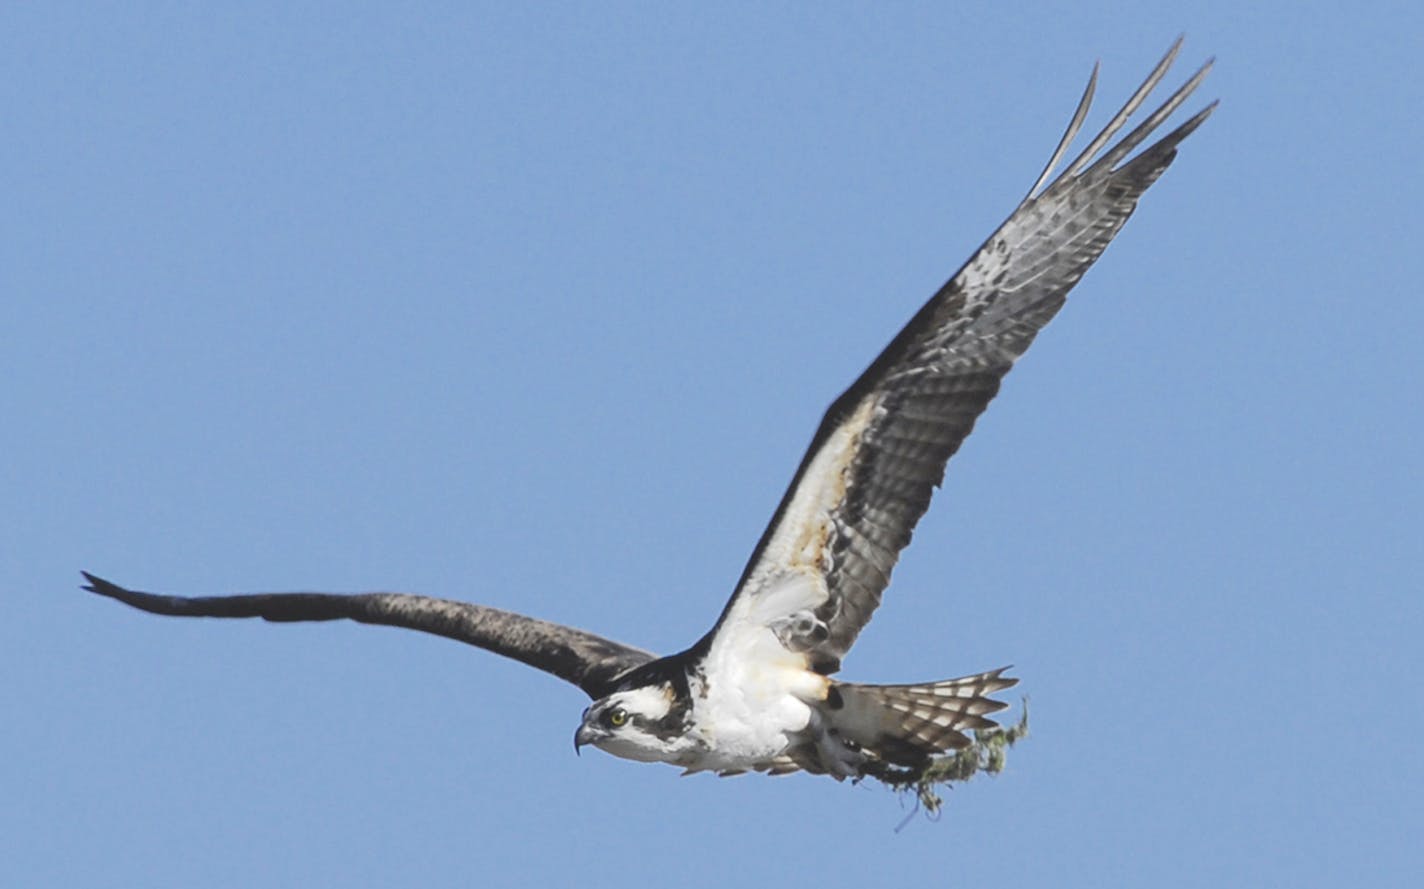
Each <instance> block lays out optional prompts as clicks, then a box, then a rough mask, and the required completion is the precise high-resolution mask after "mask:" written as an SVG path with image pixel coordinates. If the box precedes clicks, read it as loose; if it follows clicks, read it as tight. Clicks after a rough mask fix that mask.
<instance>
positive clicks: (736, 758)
mask: <svg viewBox="0 0 1424 889" xmlns="http://www.w3.org/2000/svg"><path fill="white" fill-rule="evenodd" d="M825 598H826V593H825V588H824V587H823V586H822V585H821V582H820V579H819V578H818V577H816V576H815V575H813V574H811V573H810V572H794V573H788V574H786V575H783V576H781V577H779V578H777V580H776V581H775V582H774V583H773V584H771V585H769V586H768V588H767V589H765V590H764V591H762V592H760V593H759V594H757V595H754V596H746V595H744V596H740V597H739V598H738V600H737V602H736V603H735V604H734V605H733V608H732V610H731V612H729V613H728V615H727V619H726V620H725V621H723V623H722V626H721V628H720V629H719V630H718V632H717V635H716V636H715V637H714V638H713V640H712V645H711V648H710V649H709V651H708V654H707V660H706V661H705V662H704V664H703V674H704V678H703V682H702V683H701V686H700V687H698V686H696V685H694V687H693V688H692V694H693V723H692V726H691V731H692V732H693V733H694V734H696V735H697V738H698V741H699V742H700V743H699V746H701V747H703V748H704V749H705V751H706V752H705V753H704V754H703V755H702V756H701V757H700V758H699V759H698V761H696V762H695V763H692V764H690V768H691V769H692V770H701V769H714V770H718V771H722V770H737V769H751V768H755V767H757V766H758V765H759V764H763V763H766V762H767V761H768V760H770V759H772V758H774V757H776V756H779V755H780V754H781V753H783V752H784V751H785V750H786V748H787V747H788V745H789V744H790V743H791V740H792V736H793V735H794V734H795V733H797V732H800V731H803V730H804V729H805V728H806V727H807V725H808V724H809V723H810V720H811V712H812V711H811V706H810V704H809V703H808V702H811V701H817V700H823V699H824V698H825V695H826V689H827V685H828V680H827V679H826V678H825V677H824V676H821V675H820V674H818V673H815V672H813V671H811V670H808V669H807V658H806V656H805V655H804V654H798V653H796V652H792V651H788V650H787V649H786V648H785V647H783V646H782V644H781V641H780V640H779V639H777V637H776V634H775V633H774V632H773V631H772V630H771V627H770V624H772V623H773V622H774V621H776V620H777V619H778V618H783V617H786V616H787V615H790V614H793V613H795V612H797V611H802V610H805V609H809V608H814V607H815V606H816V605H817V604H819V603H820V602H823V601H825Z"/></svg>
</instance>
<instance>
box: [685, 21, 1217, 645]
mask: <svg viewBox="0 0 1424 889" xmlns="http://www.w3.org/2000/svg"><path fill="white" fill-rule="evenodd" d="M1180 44H1181V41H1180V39H1179V40H1178V41H1177V43H1175V44H1173V46H1172V48H1171V49H1170V50H1169V52H1168V53H1167V55H1166V56H1165V57H1164V58H1163V59H1162V61H1161V62H1160V63H1159V64H1158V65H1157V67H1156V68H1154V69H1153V71H1152V73H1151V74H1150V75H1149V76H1148V78H1147V80H1146V81H1145V82H1144V83H1143V85H1142V86H1141V87H1140V88H1139V89H1138V90H1137V91H1136V92H1135V93H1134V94H1133V95H1132V97H1131V98H1130V99H1129V100H1128V102H1127V103H1126V104H1125V105H1124V106H1123V108H1122V110H1121V111H1119V112H1118V114H1117V115H1115V116H1114V117H1113V119H1112V120H1111V121H1109V123H1108V125H1107V126H1106V127H1104V129H1103V130H1102V132H1101V133H1099V134H1098V135H1097V136H1096V137H1095V138H1094V139H1093V140H1092V141H1091V142H1090V143H1089V145H1088V146H1087V148H1086V149H1085V150H1084V151H1083V152H1082V153H1081V154H1080V155H1079V156H1078V157H1077V158H1075V159H1074V160H1073V161H1072V162H1071V163H1070V164H1069V165H1068V167H1067V168H1066V169H1065V170H1064V172H1063V173H1062V174H1060V175H1059V176H1058V177H1057V178H1054V179H1053V180H1052V181H1051V182H1049V184H1048V185H1047V186H1046V187H1044V186H1043V183H1044V182H1048V181H1049V179H1050V177H1051V176H1052V173H1053V169H1054V168H1055V167H1056V166H1057V164H1058V163H1059V161H1061V160H1062V158H1063V156H1064V155H1065V154H1066V152H1067V149H1068V146H1069V144H1070V143H1071V142H1072V141H1073V137H1074V136H1075V135H1076V134H1077V132H1078V129H1079V128H1080V127H1081V125H1082V122H1083V119H1084V118H1085V117H1086V114H1087V110H1088V105H1089V103H1090V102H1091V100H1092V97H1093V92H1094V89H1095V85H1096V81H1097V69H1096V67H1095V68H1094V71H1093V76H1092V77H1091V78H1090V80H1089V83H1088V87H1087V89H1086V90H1085V92H1084V94H1083V97H1082V100H1081V101H1080V102H1079V104H1078V107H1077V109H1076V110H1075V112H1074V114H1073V118H1072V121H1071V122H1070V124H1069V127H1068V130H1067V131H1066V132H1065V134H1064V136H1063V139H1062V140H1060V142H1059V145H1058V147H1057V148H1056V149H1055V150H1054V153H1053V157H1052V159H1051V161H1050V163H1049V164H1048V166H1047V167H1046V168H1045V169H1044V171H1043V173H1042V175H1041V176H1040V177H1039V179H1038V181H1037V182H1035V184H1034V188H1033V189H1031V190H1030V192H1029V194H1028V196H1027V197H1025V198H1024V200H1023V201H1022V202H1021V203H1020V204H1019V206H1018V207H1017V208H1016V209H1015V210H1014V212H1013V214H1012V215H1010V216H1009V218H1008V219H1007V220H1006V221H1005V222H1004V223H1003V224H1002V225H1001V226H1000V227H999V229H998V230H997V231H995V232H994V234H993V235H991V236H990V237H989V239H988V240H987V241H985V242H984V244H983V245H982V246H981V247H980V248H979V250H978V251H977V252H975V254H974V255H973V256H972V257H971V258H970V259H969V261H968V262H967V263H965V265H964V266H963V267H962V268H961V269H960V270H959V271H958V272H957V273H956V274H955V275H954V276H953V277H952V278H951V279H950V280H949V281H948V282H947V283H946V284H945V285H944V286H943V287H941V288H940V290H939V291H938V292H937V293H936V294H935V295H934V296H933V297H932V298H931V299H930V300H929V302H927V303H926V304H925V305H924V306H923V307H922V308H921V309H920V310H919V312H917V313H916V314H915V316H914V318H912V319H911V320H910V322H909V323H908V324H907V325H906V326H905V327H904V329H902V330H901V331H900V333H899V334H898V335H897V336H896V337H895V338H894V339H893V340H892V341H891V342H890V344H889V345H888V346H887V347H886V348H885V350H884V351H883V352H882V353H881V354H880V356H879V357H877V358H876V359H875V361H874V362H873V363H871V365H870V367H869V368H868V369H867V370H866V371H865V373H863V374H862V375H861V376H860V378H859V379H858V380H856V382H855V383H854V384H852V385H851V387H850V388H849V389H848V390H847V391H846V392H845V393H843V394H842V395H841V396H840V397H839V398H837V399H836V400H835V402H834V403H832V405H831V407H830V408H829V410H827V411H826V414H825V417H824V418H823V419H822V421H821V425H820V427H819V428H818V430H817V432H816V434H815V436H814V437H813V439H812V442H811V446H810V448H809V449H808V451H807V453H806V456H805V457H804V458H803V460H802V462H801V465H800V467H799V468H798V469H797V472H796V475H795V476H794V478H793V479H792V482H791V485H790V487H789V488H788V489H787V491H786V493H785V495H784V496H783V497H782V500H781V503H780V504H779V506H778V508H777V510H776V513H775V515H774V516H773V518H772V521H771V523H770V524H769V525H768V527H767V529H766V531H765V532H764V533H763V535H762V538H761V540H760V541H759V543H758V545H757V547H756V549H755V550H754V551H753V553H752V556H751V558H750V559H749V560H748V562H747V566H746V568H745V570H744V571H743V573H742V577H741V580H740V581H739V582H738V584H737V589H736V592H735V593H734V594H733V596H732V599H731V601H729V602H728V604H727V608H726V609H725V610H724V611H723V615H722V618H721V619H719V621H718V624H717V626H715V627H714V628H713V630H712V631H711V633H709V634H708V638H709V640H710V639H711V638H712V637H714V636H715V635H716V634H717V633H718V632H719V631H720V630H722V629H723V626H724V622H726V621H727V620H728V618H729V616H731V615H733V614H735V613H738V612H737V609H735V608H734V604H735V603H736V602H737V600H738V599H739V598H741V597H757V596H761V595H764V594H766V593H767V591H769V590H774V589H777V588H779V587H780V586H781V585H782V584H783V583H784V582H785V581H786V578H787V577H788V576H791V575H805V576H810V577H813V578H815V579H816V581H817V582H818V583H819V584H820V588H821V595H820V602H819V604H817V605H816V606H815V607H814V609H809V610H805V611H803V612H799V613H797V614H791V615H781V616H779V617H778V620H777V628H778V633H779V635H780V636H781V638H782V641H783V644H785V645H786V646H787V647H788V648H790V649H792V650H796V651H803V652H807V653H808V654H809V655H810V656H811V663H812V665H813V667H814V668H815V669H817V670H818V671H820V672H823V673H832V672H834V671H836V670H837V669H839V667H840V662H841V659H842V657H843V656H844V655H845V653H846V652H847V651H848V650H849V648H850V647H851V645H852V644H853V643H854V642H855V639H856V637H857V636H858V635H859V633H860V631H861V629H863V628H864V627H865V625H866V623H867V622H869V620H870V618H871V615H872V614H874V612H875V609H876V607H877V606H879V604H880V599H881V594H882V593H883V591H884V590H885V588H886V586H887V585H888V584H889V582H890V574H891V571H892V570H893V569H894V567H895V563H896V561H897V560H898V558H899V554H900V552H901V550H903V549H904V548H905V546H906V545H908V544H909V542H910V537H911V535H912V533H913V531H914V527H915V524H916V523H917V522H918V521H919V520H920V518H921V516H923V515H924V513H925V510H926V509H927V508H928V507H929V503H930V498H931V496H932V494H933V493H934V489H935V488H936V487H938V486H939V484H940V482H941V481H942V480H943V477H944V471H945V466H946V463H947V462H948V460H949V458H950V457H952V456H953V455H954V453H955V452H956V451H957V450H958V449H959V446H960V445H961V444H962V443H963V441H964V439H965V438H966V437H967V436H968V435H969V433H970V432H971V431H972V430H973V428H974V423H975V421H976V420H977V419H978V417H979V415H980V414H981V413H982V412H983V411H984V409H985V408H986V407H987V406H988V404H989V402H990V400H992V399H993V397H994V396H995V395H996V394H997V393H998V391H999V385H1000V382H1001V380H1002V379H1003V377H1004V375H1005V374H1007V373H1008V372H1009V369H1010V368H1011V367H1012V366H1013V364H1014V362H1015V361H1016V360H1017V359H1018V358H1019V356H1021V355H1022V354H1023V353H1024V352H1025V351H1026V350H1027V349H1028V347H1029V345H1030V344H1031V343H1032V342H1033V339H1034V337H1035V336H1037V334H1038V332H1039V331H1040V330H1041V329H1043V327H1044V325H1046V324H1047V323H1048V322H1049V321H1050V320H1051V319H1052V318H1053V316H1054V315H1055V314H1056V313H1057V312H1058V310H1059V308H1061V307H1062V305H1063V303H1064V300H1065V298H1066V296H1067V294H1068V291H1069V290H1071V289H1072V287H1073V285H1075V284H1076V283H1077V282H1078V280H1079V278H1081V277H1082V275H1083V273H1084V272H1085V271H1087V269H1088V267H1089V266H1091V265H1092V264H1093V263H1094V262H1095V261H1096V260H1097V259H1098V257H1099V256H1100V255H1101V254H1102V252H1103V250H1104V248H1106V247H1107V245H1108V242H1110V241H1111V240H1112V238H1113V236H1114V235H1116V234H1117V232H1118V230H1119V229H1120V228H1121V227H1122V225H1123V223H1124V222H1126V221H1127V219H1128V217H1129V216H1130V215H1131V214H1132V212H1133V210H1134V209H1135V208H1136V206H1137V200H1138V198H1139V197H1140V196H1141V195H1142V193H1143V192H1144V191H1146V190H1147V188H1148V186H1150V185H1151V184H1152V183H1153V182H1154V181H1156V179H1157V177H1158V176H1159V175H1161V173H1162V171H1163V170H1165V169H1166V168H1167V166H1168V165H1169V164H1170V163H1171V162H1172V159H1173V158H1174V157H1175V156H1176V151H1177V145H1178V144H1179V143H1180V142H1181V141H1182V140H1183V139H1185V138H1186V137H1187V136H1188V135H1189V134H1190V133H1191V132H1192V131H1193V130H1195V129H1196V128H1197V127H1198V126H1199V125H1200V124H1201V123H1202V121H1204V120H1205V119H1206V117H1207V116H1208V115H1209V114H1210V113H1211V111H1212V109H1213V108H1214V107H1215V103H1212V104H1211V105H1209V106H1207V107H1206V108H1205V109H1203V110H1202V111H1200V112H1199V113H1197V114H1196V115H1195V116H1193V117H1191V118H1190V119H1189V120H1187V121H1186V122H1184V123H1183V124H1181V125H1180V126H1179V127H1177V128H1176V129H1174V130H1172V131H1171V132H1170V133H1168V134H1167V135H1165V136H1163V137H1162V138H1161V139H1159V140H1158V141H1157V142H1156V143H1154V144H1152V145H1151V146H1150V147H1148V148H1147V149H1145V150H1143V151H1142V152H1141V153H1140V154H1138V155H1137V156H1135V157H1133V158H1132V159H1130V160H1127V161H1125V162H1124V161H1123V159H1124V158H1126V157H1127V155H1128V154H1129V153H1130V152H1131V151H1132V150H1133V149H1134V148H1136V147H1137V146H1138V145H1139V144H1141V143H1142V142H1143V141H1144V140H1145V139H1146V138H1147V137H1148V136H1150V135H1151V134H1152V133H1153V132H1154V130H1155V129H1156V128H1157V127H1158V126H1159V125H1160V124H1161V123H1162V121H1163V120H1165V119H1166V118H1167V117H1168V116H1169V115H1170V114H1171V113H1172V112H1173V111H1175V110H1176V109H1177V108H1178V107H1179V106H1180V105H1181V104H1182V102H1183V101H1185V100H1186V98H1187V97H1188V96H1189V95H1190V94H1191V92H1192V91H1193V90H1194V89H1195V88H1196V87H1197V85H1198V84H1199V83H1200V82H1201V80H1202V78H1203V77H1205V76H1206V73H1207V71H1208V70H1210V66H1211V63H1210V62H1207V64H1206V65H1204V66H1203V67H1202V68H1201V69H1200V70H1199V71H1197V72H1196V73H1195V74H1194V75H1193V76H1192V77H1191V78H1190V79H1188V80H1187V82H1186V83H1185V84H1184V85H1183V86H1182V87H1181V88H1180V89H1178V90H1177V91H1176V92H1174V93H1173V94H1172V95H1171V96H1170V97H1169V98H1168V99H1167V100H1166V101H1165V102H1164V103H1163V104H1162V105H1161V106H1160V107H1159V108H1157V109H1156V110H1155V111H1154V112H1153V113H1152V114H1151V115H1149V116H1148V117H1147V118H1146V119H1145V120H1144V121H1143V122H1142V123H1141V124H1140V125H1139V126H1137V127H1136V128H1135V129H1134V130H1132V131H1131V132H1130V133H1129V134H1128V135H1127V136H1126V137H1124V138H1123V139H1122V141H1120V142H1119V143H1118V144H1116V145H1114V146H1112V147H1110V148H1108V147H1107V146H1108V145H1109V143H1110V142H1111V140H1112V138H1113V137H1114V136H1115V135H1116V134H1117V133H1118V131H1119V130H1120V129H1121V128H1122V127H1123V125H1124V124H1125V123H1126V122H1127V120H1128V119H1129V118H1130V117H1131V115H1132V114H1133V113H1134V112H1135V111H1137V110H1138V109H1139V107H1140V106H1141V105H1142V103H1143V102H1144V101H1145V100H1146V98H1147V95H1148V94H1149V93H1150V92H1152V90H1153V89H1154V88H1155V87H1156V86H1157V84H1158V83H1159V82H1160V81H1161V79H1162V78H1163V77H1164V76H1165V74H1166V72H1167V68H1168V67H1169V66H1170V65H1171V63H1172V61H1173V59H1174V58H1175V57H1176V54H1177V51H1178V48H1179V47H1180ZM1104 148H1106V149H1107V150H1106V151H1103V149H1104ZM1099 152H1102V154H1101V156H1100V157H1098V159H1097V160H1094V159H1093V158H1094V156H1096V155H1098V153H1099Z"/></svg>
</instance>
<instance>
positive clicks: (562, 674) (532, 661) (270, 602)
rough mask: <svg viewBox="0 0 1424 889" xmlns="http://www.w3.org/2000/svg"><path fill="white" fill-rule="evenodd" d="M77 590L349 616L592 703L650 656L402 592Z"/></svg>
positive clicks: (215, 613)
mask: <svg viewBox="0 0 1424 889" xmlns="http://www.w3.org/2000/svg"><path fill="white" fill-rule="evenodd" d="M82 573H83V574H84V579H85V580H87V581H89V585H88V586H86V587H84V589H86V590H89V591H90V592H94V593H98V594H99V595H101V596H108V597H109V598H111V599H117V600H119V601H120V602H123V603H125V604H127V605H132V606H133V607H135V608H139V609H142V610H144V611H149V612H152V613H154V614H167V615H172V616H175V617H260V618H262V619H263V620H270V621H274V622H278V623H285V622H292V621H309V620H341V619H346V620H354V621H358V622H360V623H363V624H386V625H388V626H393V627H405V628H406V629H409V630H420V631H421V632H424V633H434V634H435V635H437V636H444V637H446V638H447V639H454V640H456V641H459V642H465V643H467V644H470V645H474V646H477V647H479V648H483V649H486V650H488V651H492V652H494V653H495V654H502V655H504V656H505V657H509V658H514V659H515V660H517V661H520V662H522V663H525V664H528V665H529V666H531V667H538V668H539V669H540V670H544V671H545V672H548V673H553V674H554V675H555V676H557V677H559V678H560V679H564V680H567V681H569V682H572V683H573V684H574V685H577V686H578V687H579V688H581V689H583V690H584V691H585V692H587V693H588V696H589V697H591V698H593V699H594V700H597V699H598V698H601V697H603V696H604V695H606V694H608V693H609V692H610V691H612V690H613V688H614V681H613V680H614V679H615V678H616V677H617V676H619V675H621V674H623V673H626V672H627V671H629V670H631V669H633V668H634V667H637V666H639V665H641V664H645V663H647V662H648V661H651V660H653V659H654V655H652V654H649V653H648V652H646V651H642V650H641V649H637V648H631V647H629V646H627V645H623V644H621V643H618V642H614V641H612V640H609V639H604V638H602V637H601V636H595V635H594V634H592V633H586V632H584V631H583V630H576V629H574V628H573V627H565V626H560V625H559V624H553V623H549V622H548V621H543V620H538V619H536V618H532V617H525V616H524V615H522V614H514V613H512V612H509V611H500V610H499V609H497V608H487V607H485V606H483V605H471V604H469V603H467V602H452V601H450V600H448V599H436V598H433V597H430V596H415V595H411V594H409V593H361V594H357V595H339V594H334V593H259V594H255V595H245V596H201V597H193V598H189V597H185V596H162V595H156V594H154V593H141V592H136V591H134V590H127V589H124V588H123V587H121V586H118V585H117V584H113V583H110V582H109V581H107V580H104V579H103V578H99V577H95V576H94V575H92V574H90V573H89V572H87V571H85V572H82Z"/></svg>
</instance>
